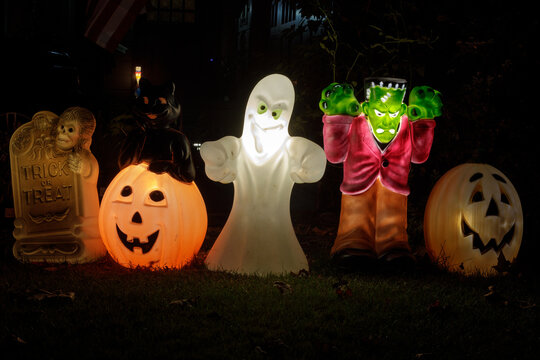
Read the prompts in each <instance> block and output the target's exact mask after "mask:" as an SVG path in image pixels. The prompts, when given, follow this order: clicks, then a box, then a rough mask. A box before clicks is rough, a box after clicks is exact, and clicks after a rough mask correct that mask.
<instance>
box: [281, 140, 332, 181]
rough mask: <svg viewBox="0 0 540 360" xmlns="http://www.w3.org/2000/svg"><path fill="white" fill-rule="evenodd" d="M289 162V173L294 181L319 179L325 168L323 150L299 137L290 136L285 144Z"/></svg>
mask: <svg viewBox="0 0 540 360" xmlns="http://www.w3.org/2000/svg"><path fill="white" fill-rule="evenodd" d="M287 152H288V153H289V160H290V164H291V169H290V174H291V178H292V180H293V181H294V182H295V183H312V182H316V181H319V180H320V179H321V177H322V176H323V174H324V170H325V168H326V156H325V154H324V150H323V149H322V148H321V147H320V146H319V145H317V144H315V143H314V142H312V141H309V140H307V139H304V138H301V137H292V138H291V139H290V141H289V142H288V144H287Z"/></svg>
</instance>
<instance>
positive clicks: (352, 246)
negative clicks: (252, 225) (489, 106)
mask: <svg viewBox="0 0 540 360" xmlns="http://www.w3.org/2000/svg"><path fill="white" fill-rule="evenodd" d="M364 89H365V101H364V102H363V103H362V104H360V103H359V102H358V101H357V100H356V98H355V96H354V90H353V88H352V87H351V86H350V85H347V84H337V83H333V84H330V85H329V86H328V87H326V88H325V89H324V90H323V91H322V94H321V100H320V102H319V107H320V109H321V110H322V111H323V113H324V116H323V123H324V126H323V137H324V150H325V152H326V156H327V158H328V160H329V161H330V162H332V163H343V182H342V184H341V188H340V189H341V192H342V198H341V215H340V223H339V228H338V234H337V237H336V240H335V242H334V246H333V247H332V249H331V255H332V257H333V259H334V260H335V261H336V262H337V263H338V264H340V265H344V266H357V265H360V266H361V265H363V264H366V263H371V262H373V261H374V260H376V259H379V260H381V261H383V262H384V263H403V262H406V263H410V262H412V261H414V258H413V257H412V255H411V254H410V246H409V243H408V240H407V195H408V194H409V187H408V175H409V168H410V164H411V163H422V162H424V161H426V160H427V158H428V156H429V152H430V149H431V144H432V141H433V132H434V128H435V121H434V120H433V118H434V117H435V116H439V115H441V107H442V102H441V99H440V95H439V93H438V92H437V91H436V90H433V89H431V88H429V87H427V86H421V87H415V88H414V89H413V90H412V92H411V95H410V97H409V106H408V107H407V105H405V104H404V103H403V100H404V97H405V92H406V82H405V80H403V79H396V78H368V79H366V81H365V84H364ZM408 113H409V116H408V115H407V114H408Z"/></svg>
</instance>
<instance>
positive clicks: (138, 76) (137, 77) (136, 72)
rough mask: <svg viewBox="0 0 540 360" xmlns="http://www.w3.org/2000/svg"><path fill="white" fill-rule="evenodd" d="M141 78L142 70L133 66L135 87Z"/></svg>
mask: <svg viewBox="0 0 540 360" xmlns="http://www.w3.org/2000/svg"><path fill="white" fill-rule="evenodd" d="M141 77H142V68H141V67H140V66H135V80H137V87H138V86H139V81H140V80H141Z"/></svg>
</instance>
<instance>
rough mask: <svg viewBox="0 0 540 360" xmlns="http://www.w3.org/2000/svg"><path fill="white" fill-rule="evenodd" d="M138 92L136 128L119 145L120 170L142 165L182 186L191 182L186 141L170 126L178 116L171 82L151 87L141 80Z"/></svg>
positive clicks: (148, 83) (189, 151)
mask: <svg viewBox="0 0 540 360" xmlns="http://www.w3.org/2000/svg"><path fill="white" fill-rule="evenodd" d="M139 90H140V91H139V92H138V95H137V97H136V98H135V103H134V106H133V113H134V115H135V119H136V121H137V124H138V128H137V129H136V130H134V131H132V132H131V133H130V134H128V137H127V138H126V141H125V142H124V144H123V145H122V148H121V150H120V156H119V158H118V165H119V166H120V169H123V168H125V167H127V166H129V165H133V164H139V163H142V162H146V163H148V170H150V171H152V172H155V173H157V174H161V173H165V172H166V173H168V174H169V175H171V176H172V177H173V178H175V179H177V180H179V181H183V182H186V183H189V182H191V181H193V180H194V179H195V167H194V165H193V159H192V156H191V148H190V144H189V141H188V139H187V137H186V136H185V135H184V134H183V133H182V132H180V131H178V130H176V129H174V128H172V127H171V126H172V125H173V124H174V122H175V121H176V120H177V119H178V118H179V117H180V105H179V104H178V103H177V101H176V98H175V96H174V90H175V85H174V83H173V82H169V83H166V84H164V85H160V86H155V85H152V84H151V83H150V81H149V80H148V79H145V78H142V79H140V81H139Z"/></svg>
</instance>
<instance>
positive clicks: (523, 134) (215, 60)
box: [0, 0, 540, 267]
mask: <svg viewBox="0 0 540 360" xmlns="http://www.w3.org/2000/svg"><path fill="white" fill-rule="evenodd" d="M296 10H299V11H298V12H297V11H296ZM0 11H1V14H0V25H1V29H2V38H1V39H2V40H1V57H2V64H3V65H2V82H1V85H0V89H1V90H0V91H1V94H0V114H2V117H1V119H0V120H1V121H2V127H3V128H2V136H3V140H2V142H3V144H2V153H1V156H2V158H1V161H2V164H1V165H2V173H1V174H0V177H1V179H0V180H1V182H2V183H1V184H0V185H1V186H2V188H3V189H4V194H3V195H2V202H3V203H4V206H6V207H8V206H9V190H8V189H9V187H8V184H9V165H8V158H7V154H6V151H7V141H8V140H7V139H9V134H10V132H11V131H13V130H14V129H13V125H12V124H10V123H9V122H7V120H8V116H6V113H17V115H18V119H24V118H25V116H26V117H29V118H31V116H32V115H33V114H34V113H36V112H37V111H40V110H51V111H54V112H56V113H58V114H59V113H61V112H62V111H63V110H64V109H65V108H67V107H68V106H72V105H79V106H84V107H87V108H88V109H90V110H91V111H92V112H93V113H94V115H95V116H96V119H97V122H98V127H97V129H96V132H95V134H94V140H93V144H92V152H93V153H94V155H95V156H96V158H97V159H98V161H99V163H100V169H101V173H100V179H99V183H98V187H99V188H100V191H101V192H103V191H104V189H105V188H106V186H107V184H108V182H109V181H110V180H111V179H112V177H113V176H114V175H115V173H116V171H117V169H116V164H115V161H114V160H113V157H114V156H111V154H114V153H115V149H116V147H115V145H116V144H117V143H118V141H119V140H121V138H122V131H121V129H122V128H123V129H126V128H129V126H130V121H129V117H130V101H131V100H132V98H133V91H134V89H135V80H134V77H133V71H134V68H135V66H136V65H140V66H142V70H143V76H144V77H147V78H149V79H150V80H151V81H152V82H154V83H161V82H165V81H167V80H173V81H174V82H175V83H176V89H177V97H178V99H179V101H180V103H181V105H182V117H181V127H182V130H183V131H184V132H185V133H186V135H187V136H188V138H189V139H190V140H191V142H192V143H195V142H198V143H202V142H204V141H208V140H216V139H218V138H220V137H222V136H225V135H234V136H240V135H241V129H242V121H243V114H244V109H245V104H246V101H247V98H248V96H249V93H250V91H251V89H252V88H253V86H254V85H255V83H256V82H257V81H258V80H259V79H261V78H262V77H264V76H265V75H268V74H271V73H275V72H278V73H283V74H285V75H287V76H288V77H289V78H291V80H292V81H293V83H294V84H295V90H296V96H297V98H296V105H295V110H294V113H293V118H292V121H291V126H290V133H291V134H292V135H299V136H303V137H306V138H308V139H310V140H312V141H315V142H317V143H319V144H321V145H322V123H321V113H320V111H319V109H318V106H317V105H318V101H319V96H320V91H321V89H323V88H324V87H325V86H326V85H327V84H329V83H330V82H332V81H333V75H332V74H333V72H332V71H333V70H332V59H331V56H329V53H328V52H327V51H325V49H324V48H323V47H322V46H321V45H320V43H321V42H322V43H323V44H325V46H326V48H327V49H331V47H332V46H333V44H334V43H332V42H330V41H329V40H328V38H325V36H327V35H328V31H331V29H330V28H329V27H328V24H329V23H328V22H323V21H321V20H320V19H321V17H320V16H321V15H323V14H327V15H328V17H329V19H330V21H331V23H332V25H333V27H334V30H335V32H336V34H337V36H338V37H337V41H338V43H339V49H338V51H337V54H336V61H335V65H336V70H335V71H336V76H335V78H336V80H337V81H345V80H347V81H349V82H355V83H357V86H356V91H357V94H358V98H359V99H363V96H362V95H361V94H362V88H361V87H362V80H363V78H364V77H367V76H373V75H386V76H395V77H404V78H406V79H407V80H408V82H409V84H410V86H409V88H412V87H413V86H416V85H430V86H432V87H433V88H435V89H437V90H439V91H440V92H441V93H442V94H443V102H444V109H443V111H444V115H443V116H442V117H441V118H439V119H437V128H436V130H435V141H434V145H433V149H432V152H431V155H430V158H429V160H428V161H427V162H426V163H424V164H421V165H414V166H413V167H412V170H411V175H410V178H409V183H410V186H411V195H410V197H409V230H410V236H411V239H412V241H416V244H413V245H422V244H421V241H422V240H421V239H422V236H421V234H422V221H423V211H424V207H425V203H426V201H427V197H428V196H429V192H430V191H431V189H432V187H433V185H434V184H435V182H436V181H437V180H438V179H439V178H440V177H441V176H442V175H443V174H444V173H445V172H446V171H448V170H450V169H451V168H452V167H454V166H457V165H459V164H461V163H465V162H481V163H488V164H491V165H493V166H495V167H496V168H498V169H499V170H501V171H502V172H503V173H505V174H506V175H507V176H508V178H510V180H511V181H512V183H513V184H514V186H515V187H516V189H517V191H518V193H519V194H520V198H521V202H522V207H523V212H524V223H525V225H524V237H523V244H522V248H521V253H520V259H521V260H522V262H523V263H525V264H529V265H531V266H534V267H536V265H534V262H535V261H536V259H535V257H536V255H535V253H536V252H537V251H539V250H540V247H539V245H538V244H537V238H538V230H537V228H536V221H537V218H538V217H539V215H540V214H539V206H538V205H536V201H538V200H539V199H538V196H537V192H538V188H537V186H538V185H537V175H535V168H536V166H537V164H538V160H537V158H536V155H537V154H538V151H537V141H538V140H537V135H538V131H539V130H540V127H539V125H538V122H539V120H538V119H537V117H538V114H537V113H538V111H537V110H536V108H535V102H534V95H536V94H537V93H538V91H537V89H538V86H539V84H540V83H539V79H538V56H537V54H535V53H536V51H535V50H536V47H537V44H538V40H537V36H538V13H537V12H535V11H533V10H532V9H531V7H530V5H525V4H521V3H520V2H519V1H490V2H473V1H441V2H435V1H381V2H375V1H323V0H321V1H320V2H317V1H314V0H313V1H297V2H294V1H271V0H252V1H248V0H244V1H242V0H230V1H217V0H191V1H190V0H179V1H168V0H167V1H161V2H159V1H149V2H148V4H147V8H146V12H144V13H142V14H140V15H139V16H137V19H136V21H135V22H134V24H133V25H132V26H131V28H130V30H129V32H128V33H127V34H126V36H125V37H124V38H123V39H122V41H121V44H122V47H121V48H120V50H115V51H113V52H109V51H107V50H105V49H103V48H101V47H99V46H97V45H96V44H95V43H93V42H91V41H90V40H88V39H87V38H85V37H84V31H85V26H86V23H87V19H88V15H87V14H86V13H85V12H86V2H84V1H75V0H59V1H34V0H14V1H8V0H5V1H4V2H3V3H2V6H1V8H0ZM160 14H161V15H160ZM163 14H168V15H171V16H163ZM173 14H174V16H173ZM177 15H178V16H177ZM355 59H356V61H355ZM353 64H354V66H353ZM194 152H195V158H196V162H197V170H198V175H197V180H196V182H197V184H198V185H199V187H200V189H201V192H202V194H203V196H204V198H205V201H206V205H207V208H208V211H209V213H210V214H214V213H215V214H218V213H225V214H226V213H227V211H228V210H229V209H230V206H231V203H232V194H233V192H232V191H233V188H232V185H230V184H229V185H222V184H217V183H213V182H211V181H209V180H208V179H207V178H206V175H205V174H204V167H203V165H202V163H201V159H200V156H199V155H198V153H197V152H196V150H194ZM341 176H342V175H341V168H340V167H339V166H334V165H330V164H329V165H328V166H327V170H326V173H325V175H324V177H323V179H322V180H321V181H320V182H319V183H317V184H310V185H302V186H297V187H295V190H294V191H293V199H292V202H291V204H292V205H291V206H292V216H293V220H294V218H299V217H301V216H303V214H307V216H308V217H309V218H311V219H313V220H312V221H317V219H319V218H320V215H321V214H334V215H335V216H336V217H337V216H338V215H339V201H340V193H339V183H340V182H341ZM6 192H7V194H6ZM312 215H316V216H312ZM5 220H6V219H5ZM6 221H7V222H6V224H8V225H6V226H9V224H10V221H11V220H9V219H7V220H6ZM210 221H213V218H212V216H210Z"/></svg>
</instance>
